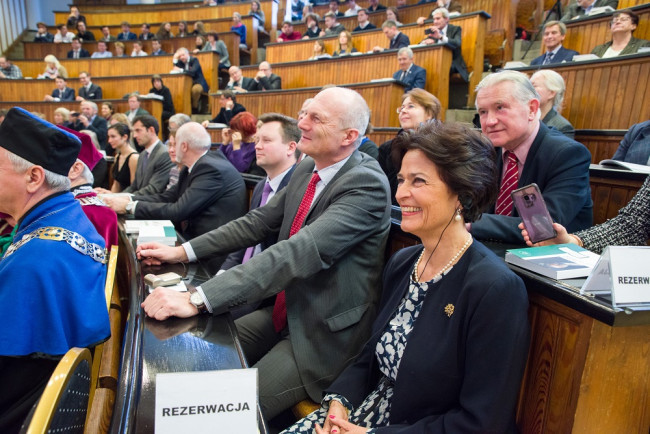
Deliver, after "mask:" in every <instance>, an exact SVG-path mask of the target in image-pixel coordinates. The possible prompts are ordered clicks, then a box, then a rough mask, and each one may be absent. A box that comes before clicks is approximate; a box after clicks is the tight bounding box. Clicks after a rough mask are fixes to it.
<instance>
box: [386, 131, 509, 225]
mask: <svg viewBox="0 0 650 434" xmlns="http://www.w3.org/2000/svg"><path fill="white" fill-rule="evenodd" d="M392 148H393V149H392V155H391V156H392V158H393V163H394V164H395V167H396V168H397V170H400V168H401V166H402V159H403V158H404V155H405V154H406V153H407V152H408V151H410V150H413V149H417V150H419V151H421V152H422V153H423V154H424V155H425V156H426V157H427V158H428V159H429V160H430V161H431V162H432V163H433V164H435V165H436V169H437V170H438V175H439V176H440V179H442V181H443V182H444V183H445V184H447V187H449V189H450V190H451V191H453V192H454V193H455V194H457V195H458V200H459V201H460V204H461V205H462V207H463V209H462V211H461V213H462V215H463V217H464V218H465V222H467V223H470V222H473V221H476V220H477V219H478V218H479V217H480V216H481V214H482V213H483V212H484V211H485V210H487V209H488V208H489V207H490V206H491V205H492V204H494V202H495V201H496V198H497V194H498V192H499V174H498V170H497V165H496V161H495V160H496V156H495V152H494V147H493V146H492V143H491V142H490V141H489V140H488V139H487V138H486V137H485V136H483V135H482V134H481V133H479V132H477V131H473V130H471V129H470V128H468V127H466V126H465V125H463V124H460V123H455V122H451V123H442V122H435V121H434V122H429V123H427V124H425V125H423V126H422V127H421V128H419V129H418V130H417V131H408V132H405V133H403V134H400V135H398V136H397V137H396V138H395V139H394V140H393V144H392Z"/></svg>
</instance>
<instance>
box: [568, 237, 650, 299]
mask: <svg viewBox="0 0 650 434" xmlns="http://www.w3.org/2000/svg"><path fill="white" fill-rule="evenodd" d="M580 293H581V294H609V293H611V295H612V305H613V306H614V307H626V306H639V305H649V306H650V247H644V246H638V247H633V246H609V247H607V248H606V249H605V250H604V251H603V254H602V255H601V257H600V259H599V260H598V263H597V264H596V266H595V267H594V269H593V270H592V272H591V273H590V274H589V277H588V278H587V280H586V281H585V284H584V285H582V288H581V289H580Z"/></svg>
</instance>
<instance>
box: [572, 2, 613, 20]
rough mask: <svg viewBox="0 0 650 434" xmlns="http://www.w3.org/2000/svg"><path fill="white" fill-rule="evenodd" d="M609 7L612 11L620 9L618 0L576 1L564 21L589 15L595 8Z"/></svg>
mask: <svg viewBox="0 0 650 434" xmlns="http://www.w3.org/2000/svg"><path fill="white" fill-rule="evenodd" d="M605 6H609V7H610V8H612V9H616V8H617V7H618V0H576V1H575V3H572V4H570V5H569V6H568V7H567V8H566V12H565V13H564V15H563V16H562V21H564V22H567V21H571V20H575V19H576V18H580V17H583V16H585V15H588V14H589V12H591V10H592V9H593V8H602V7H605Z"/></svg>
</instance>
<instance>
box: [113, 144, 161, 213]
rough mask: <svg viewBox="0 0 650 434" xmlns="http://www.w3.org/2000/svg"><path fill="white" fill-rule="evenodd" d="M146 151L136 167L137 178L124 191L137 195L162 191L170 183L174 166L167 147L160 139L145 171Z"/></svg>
mask: <svg viewBox="0 0 650 434" xmlns="http://www.w3.org/2000/svg"><path fill="white" fill-rule="evenodd" d="M144 152H147V151H142V152H140V158H138V166H137V168H136V169H135V179H134V180H133V182H132V183H131V185H129V186H128V187H127V188H125V189H124V193H132V194H137V195H147V194H155V193H161V192H163V191H165V187H167V184H168V183H169V169H171V168H172V160H171V159H170V158H169V154H168V153H167V147H166V146H165V145H163V143H162V142H161V141H158V144H157V145H156V147H155V148H153V151H151V156H149V161H148V163H147V169H146V170H144V171H143V169H142V165H143V164H144V158H143V157H142V154H143V153H144ZM136 211H137V210H136Z"/></svg>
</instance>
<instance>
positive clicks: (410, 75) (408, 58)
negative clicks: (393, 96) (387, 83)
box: [393, 47, 427, 92]
mask: <svg viewBox="0 0 650 434" xmlns="http://www.w3.org/2000/svg"><path fill="white" fill-rule="evenodd" d="M397 63H398V64H399V71H397V72H396V73H395V74H393V78H394V79H395V80H399V81H401V82H402V83H404V92H408V91H409V90H411V89H413V88H419V89H424V85H425V84H426V82H427V70H426V69H424V68H422V67H421V66H417V65H416V64H415V63H413V50H411V49H410V48H409V47H404V48H400V49H399V51H398V52H397Z"/></svg>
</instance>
